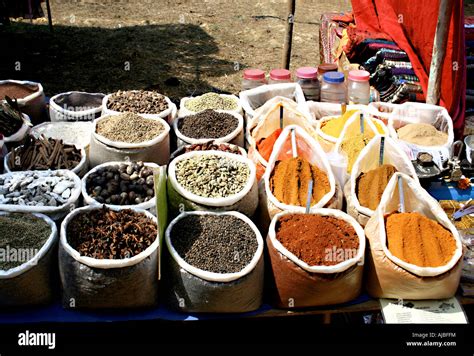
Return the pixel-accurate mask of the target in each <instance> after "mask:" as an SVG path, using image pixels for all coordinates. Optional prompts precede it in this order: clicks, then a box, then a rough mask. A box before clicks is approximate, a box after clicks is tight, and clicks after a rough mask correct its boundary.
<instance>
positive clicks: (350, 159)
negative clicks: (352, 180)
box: [341, 133, 373, 173]
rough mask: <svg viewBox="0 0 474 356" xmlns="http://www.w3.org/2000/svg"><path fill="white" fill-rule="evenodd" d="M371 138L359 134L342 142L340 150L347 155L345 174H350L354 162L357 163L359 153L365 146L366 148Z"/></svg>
mask: <svg viewBox="0 0 474 356" xmlns="http://www.w3.org/2000/svg"><path fill="white" fill-rule="evenodd" d="M372 136H373V135H372ZM371 138H372V137H369V136H368V135H367V134H365V133H364V134H361V133H360V134H357V135H355V136H351V137H348V138H346V139H344V140H343V141H342V144H341V149H342V150H343V151H344V152H345V153H346V155H347V173H351V172H352V167H353V166H354V163H355V161H357V157H359V154H360V152H361V151H362V150H363V149H364V147H365V146H367V144H368V143H369V141H370V140H371Z"/></svg>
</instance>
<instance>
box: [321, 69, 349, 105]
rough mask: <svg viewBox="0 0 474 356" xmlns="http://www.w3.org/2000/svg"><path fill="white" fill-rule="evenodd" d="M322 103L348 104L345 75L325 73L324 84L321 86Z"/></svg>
mask: <svg viewBox="0 0 474 356" xmlns="http://www.w3.org/2000/svg"><path fill="white" fill-rule="evenodd" d="M321 101H322V102H328V103H347V90H346V85H345V84H344V73H341V72H329V73H324V75H323V84H322V85H321Z"/></svg>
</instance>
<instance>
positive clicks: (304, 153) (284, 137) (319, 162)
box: [263, 125, 342, 218]
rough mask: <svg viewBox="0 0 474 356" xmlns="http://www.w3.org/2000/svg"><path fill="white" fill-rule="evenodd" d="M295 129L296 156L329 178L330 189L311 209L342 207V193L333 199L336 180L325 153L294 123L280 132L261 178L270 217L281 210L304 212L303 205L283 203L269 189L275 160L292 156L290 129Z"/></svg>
mask: <svg viewBox="0 0 474 356" xmlns="http://www.w3.org/2000/svg"><path fill="white" fill-rule="evenodd" d="M292 130H295V137H296V140H295V141H296V150H297V152H296V153H297V155H298V157H302V158H304V159H306V160H307V161H309V163H311V164H312V165H316V166H317V167H318V168H319V169H320V170H322V171H323V172H325V173H326V174H327V177H328V180H329V187H330V190H329V192H328V193H326V194H325V195H324V196H323V197H322V198H321V200H320V201H319V202H317V203H316V204H314V205H312V206H311V209H315V208H322V207H325V206H330V207H334V208H336V209H340V208H342V194H341V195H340V197H341V198H340V199H335V195H336V180H335V179H334V175H333V173H332V171H331V167H330V165H329V162H328V160H327V158H326V155H325V153H324V151H323V149H322V148H321V146H320V145H319V144H318V142H317V141H316V140H315V139H314V138H312V137H311V136H310V135H309V134H308V133H307V132H306V131H305V130H303V129H302V128H301V127H299V126H296V125H290V126H287V127H285V129H284V130H283V132H282V134H281V135H280V137H279V138H278V140H277V141H276V142H275V146H274V149H273V152H272V155H271V157H270V160H269V162H268V166H267V169H266V171H265V175H264V176H263V180H264V182H265V193H266V196H267V205H268V213H269V215H270V218H272V217H273V216H274V215H275V214H277V213H279V212H281V211H283V210H295V211H300V212H304V211H305V207H299V206H294V205H287V204H284V203H282V202H280V201H278V199H277V198H276V197H275V196H274V195H273V193H272V191H271V189H270V178H271V174H272V172H273V169H274V167H275V164H276V162H277V161H280V160H283V159H288V158H292V157H293V152H292V150H293V147H292V143H291V131H292Z"/></svg>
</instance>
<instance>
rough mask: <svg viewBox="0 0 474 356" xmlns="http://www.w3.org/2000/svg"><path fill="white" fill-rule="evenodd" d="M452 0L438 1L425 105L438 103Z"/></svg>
mask: <svg viewBox="0 0 474 356" xmlns="http://www.w3.org/2000/svg"><path fill="white" fill-rule="evenodd" d="M453 4H454V0H440V1H439V9H438V24H437V25H436V33H435V37H434V42H433V53H432V55H431V65H430V76H429V79H428V93H427V95H426V103H428V104H435V105H437V104H438V103H439V99H440V87H441V72H442V69H443V62H444V57H445V55H446V42H447V38H448V32H449V24H450V22H451V14H452V12H453Z"/></svg>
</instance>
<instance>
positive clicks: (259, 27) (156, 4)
mask: <svg viewBox="0 0 474 356" xmlns="http://www.w3.org/2000/svg"><path fill="white" fill-rule="evenodd" d="M43 6H44V5H43ZM51 8H52V14H53V22H54V33H50V32H49V30H48V26H47V20H46V19H45V18H42V19H38V20H33V22H30V20H14V21H13V23H12V25H11V26H10V27H9V28H6V29H1V28H0V41H1V43H2V50H1V51H0V60H1V61H0V78H3V79H6V78H13V79H31V80H35V81H39V82H41V83H42V84H43V86H44V88H45V91H46V94H47V95H53V94H56V93H59V92H64V91H68V90H85V91H90V92H103V93H108V92H112V91H115V90H118V89H138V88H148V89H156V90H158V91H160V92H162V93H164V94H166V95H168V96H170V97H171V98H172V99H173V100H175V101H177V100H179V98H180V97H183V96H187V95H190V94H198V93H202V92H206V91H209V90H215V91H224V92H232V93H237V92H238V91H239V90H240V85H241V75H242V70H243V69H244V68H249V67H256V68H261V69H264V70H266V71H267V72H268V71H269V70H270V69H272V68H276V67H279V66H280V62H281V55H282V48H283V37H284V28H285V27H284V25H285V19H286V11H287V10H286V0H239V1H228V0H227V1H225V0H201V1H197V0H175V1H173V0H102V1H99V0H51ZM350 9H351V3H350V0H326V1H324V0H298V1H297V7H296V13H295V27H294V35H293V47H292V58H291V68H290V69H292V70H295V69H296V68H297V67H299V66H303V65H313V66H314V65H317V64H319V42H318V41H319V35H318V32H319V22H320V16H321V14H322V13H325V12H333V11H335V12H344V11H348V10H350ZM465 9H466V15H472V14H473V13H474V5H473V4H472V1H471V0H468V1H467V2H466V3H465ZM45 13H46V11H45Z"/></svg>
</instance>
